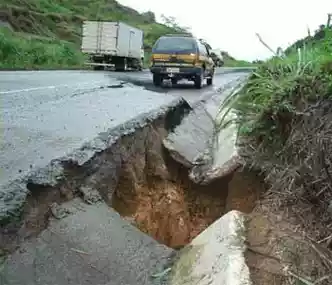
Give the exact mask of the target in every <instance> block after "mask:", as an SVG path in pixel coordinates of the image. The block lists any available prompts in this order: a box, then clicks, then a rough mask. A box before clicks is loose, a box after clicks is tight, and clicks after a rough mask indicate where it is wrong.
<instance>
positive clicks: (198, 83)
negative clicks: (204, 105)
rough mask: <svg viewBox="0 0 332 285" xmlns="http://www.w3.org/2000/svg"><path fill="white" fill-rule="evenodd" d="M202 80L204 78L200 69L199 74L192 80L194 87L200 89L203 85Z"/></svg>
mask: <svg viewBox="0 0 332 285" xmlns="http://www.w3.org/2000/svg"><path fill="white" fill-rule="evenodd" d="M203 80H204V72H203V70H202V73H201V74H200V75H196V77H195V80H194V84H195V88H196V89H201V88H202V87H203Z"/></svg>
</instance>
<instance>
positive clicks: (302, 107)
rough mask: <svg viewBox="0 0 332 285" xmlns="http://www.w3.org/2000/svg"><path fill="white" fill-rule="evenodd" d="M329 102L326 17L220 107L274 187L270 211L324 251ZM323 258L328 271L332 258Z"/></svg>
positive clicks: (330, 201)
mask: <svg viewBox="0 0 332 285" xmlns="http://www.w3.org/2000/svg"><path fill="white" fill-rule="evenodd" d="M329 19H330V17H329ZM331 99H332V28H331V25H330V20H329V21H328V23H327V25H324V26H321V27H320V28H319V30H318V31H316V32H315V34H314V35H313V36H310V35H308V37H306V38H305V39H303V40H300V41H297V42H296V43H295V44H294V45H292V46H290V47H289V48H288V49H286V51H285V52H282V51H280V50H279V51H278V52H277V53H275V54H274V56H273V57H272V58H271V59H270V60H268V61H266V62H264V63H262V64H261V65H259V66H258V68H257V70H255V71H254V72H253V73H252V74H251V75H250V77H249V80H248V82H247V83H246V85H245V86H244V87H243V88H242V89H241V90H240V91H239V92H237V93H234V94H232V95H231V96H229V98H227V100H226V101H225V103H224V104H223V106H222V107H221V110H223V111H226V113H227V112H228V113H229V112H234V113H235V114H236V115H237V116H236V117H235V118H236V119H235V120H234V119H233V120H234V121H233V122H235V123H236V124H237V126H238V148H239V153H240V154H241V156H242V157H243V158H244V159H245V162H246V163H247V166H248V167H252V168H255V169H259V170H260V171H262V172H263V173H264V174H265V177H266V181H267V182H268V184H269V185H270V186H271V188H270V190H269V191H268V192H267V193H266V194H265V198H264V199H265V205H268V206H267V208H268V211H269V212H272V213H276V212H278V213H280V212H283V213H284V214H285V215H287V218H289V220H291V221H292V223H293V224H294V229H295V228H296V229H297V231H299V230H302V231H303V236H309V237H310V239H311V240H312V241H315V242H317V243H318V244H319V245H320V246H322V247H323V248H325V249H329V250H332V235H331V232H332V112H331V110H332V100H331ZM226 117H227V116H223V117H222V118H221V120H220V121H219V127H220V128H223V127H225V126H226V125H227V124H228V123H230V121H227V119H226ZM326 259H327V266H328V268H329V270H332V258H326ZM330 272H332V271H330ZM308 274H310V273H309V272H308ZM325 279H326V278H325ZM325 279H324V280H325ZM329 280H330V279H329ZM325 282H326V280H325ZM301 284H302V283H301ZM303 284H313V283H310V282H309V283H303ZM315 284H316V283H315ZM317 284H318V283H317ZM319 284H327V283H319Z"/></svg>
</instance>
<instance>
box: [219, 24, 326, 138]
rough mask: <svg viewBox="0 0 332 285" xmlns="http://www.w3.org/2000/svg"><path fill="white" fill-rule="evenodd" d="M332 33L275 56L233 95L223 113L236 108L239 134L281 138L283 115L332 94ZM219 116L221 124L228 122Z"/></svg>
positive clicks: (287, 114)
mask: <svg viewBox="0 0 332 285" xmlns="http://www.w3.org/2000/svg"><path fill="white" fill-rule="evenodd" d="M331 70H332V33H331V31H330V30H326V36H325V38H324V39H322V40H321V41H319V42H315V43H313V44H308V45H307V46H303V47H302V48H301V49H298V50H295V49H294V50H293V51H292V52H291V53H290V54H289V56H282V57H278V56H275V57H273V58H272V59H271V60H269V61H267V62H265V63H263V64H262V65H260V66H258V68H257V69H256V70H255V71H254V72H253V73H252V75H251V76H250V78H249V80H248V82H247V84H246V85H245V86H244V88H243V89H242V90H241V91H240V92H238V93H236V94H231V95H230V97H229V98H227V100H225V103H224V104H223V105H222V106H221V108H220V113H222V112H225V110H226V109H229V110H230V109H232V110H233V111H235V113H236V115H237V119H236V123H237V125H238V129H239V134H240V135H246V136H257V137H261V139H262V142H266V143H269V144H270V143H271V142H272V141H273V142H276V141H280V140H281V137H280V136H279V135H281V133H280V132H281V131H282V130H281V129H280V127H281V126H280V120H281V119H282V118H281V117H280V116H284V119H286V117H290V116H291V115H292V114H296V113H297V112H298V111H299V110H300V109H301V108H302V107H303V106H302V105H301V103H300V101H301V100H306V101H310V102H312V101H314V100H317V99H318V98H323V97H327V96H331V95H330V94H331V93H330V90H331V89H330V88H331V86H332V77H331ZM224 119H225V118H223V119H222V120H220V119H219V126H220V127H221V126H222V125H224V124H225V121H224Z"/></svg>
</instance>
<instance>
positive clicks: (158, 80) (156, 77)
mask: <svg viewBox="0 0 332 285" xmlns="http://www.w3.org/2000/svg"><path fill="white" fill-rule="evenodd" d="M162 82H163V79H162V78H161V76H160V75H159V74H153V84H154V86H161V84H162Z"/></svg>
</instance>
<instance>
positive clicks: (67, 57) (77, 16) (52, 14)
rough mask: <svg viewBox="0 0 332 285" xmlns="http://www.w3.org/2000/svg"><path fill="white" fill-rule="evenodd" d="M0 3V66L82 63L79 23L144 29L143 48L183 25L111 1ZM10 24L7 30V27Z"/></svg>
mask: <svg viewBox="0 0 332 285" xmlns="http://www.w3.org/2000/svg"><path fill="white" fill-rule="evenodd" d="M1 2H2V3H1V4H0V51H1V52H0V68H5V69H12V68H14V69H16V68H24V69H30V68H66V67H70V68H72V67H82V65H83V62H84V56H83V54H81V52H80V50H79V45H80V41H81V26H82V21H84V20H85V19H89V20H108V21H124V22H126V23H128V24H130V25H133V26H135V27H138V28H141V29H142V30H143V31H144V48H145V49H147V50H149V49H150V48H151V47H152V45H153V43H154V42H155V41H156V39H157V38H158V37H159V36H161V35H163V34H166V33H176V32H179V31H182V28H181V27H179V26H177V24H176V23H171V24H170V25H164V24H160V23H157V22H156V20H155V15H154V14H153V13H152V12H146V13H142V14H141V13H139V12H137V11H136V10H134V9H132V8H129V7H126V6H123V5H121V4H119V3H118V2H117V1H115V0H94V1H88V0H3V1H1ZM8 27H9V29H8Z"/></svg>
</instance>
